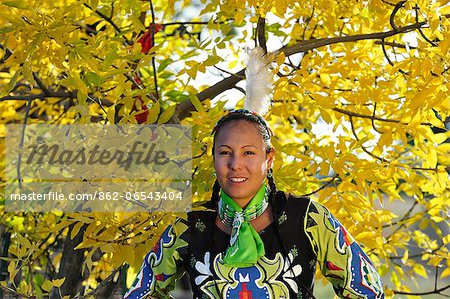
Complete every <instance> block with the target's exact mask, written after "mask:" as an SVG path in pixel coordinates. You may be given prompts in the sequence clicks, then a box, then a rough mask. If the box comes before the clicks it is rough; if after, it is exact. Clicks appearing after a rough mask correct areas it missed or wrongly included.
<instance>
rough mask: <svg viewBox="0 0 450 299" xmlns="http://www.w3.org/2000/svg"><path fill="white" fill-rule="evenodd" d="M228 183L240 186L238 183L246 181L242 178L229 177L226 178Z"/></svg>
mask: <svg viewBox="0 0 450 299" xmlns="http://www.w3.org/2000/svg"><path fill="white" fill-rule="evenodd" d="M228 180H229V181H231V182H232V183H235V184H240V183H244V182H246V181H247V178H243V177H230V178H228Z"/></svg>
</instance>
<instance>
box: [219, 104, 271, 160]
mask: <svg viewBox="0 0 450 299" xmlns="http://www.w3.org/2000/svg"><path fill="white" fill-rule="evenodd" d="M238 120H245V121H248V122H250V123H254V124H256V127H257V129H258V131H259V135H261V137H262V139H263V141H264V144H265V145H266V153H269V152H270V151H271V150H272V145H271V143H270V138H271V137H272V136H273V132H272V130H271V129H270V127H269V126H268V125H267V122H266V121H265V120H264V118H262V116H260V115H259V114H257V113H255V112H253V111H250V110H247V109H239V110H232V111H230V112H229V113H228V114H227V115H224V116H222V118H221V119H219V121H218V122H217V124H216V126H215V127H214V129H213V132H212V133H213V134H214V137H213V148H212V155H213V156H214V147H215V145H216V137H217V135H218V134H219V132H220V130H221V129H222V127H223V126H224V125H225V124H227V123H229V122H232V121H238Z"/></svg>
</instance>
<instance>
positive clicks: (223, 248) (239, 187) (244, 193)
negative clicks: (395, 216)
mask: <svg viewBox="0 0 450 299" xmlns="http://www.w3.org/2000/svg"><path fill="white" fill-rule="evenodd" d="M214 132H215V135H214V147H213V157H214V168H215V171H216V176H217V180H216V182H215V184H214V187H213V194H212V200H211V201H209V202H208V203H207V204H205V205H203V206H201V207H200V208H198V209H195V210H194V211H193V212H190V213H188V218H187V220H184V219H177V220H176V221H175V222H174V223H173V224H172V225H170V226H169V227H168V228H167V229H166V230H165V231H164V233H163V234H162V236H161V238H160V240H159V241H158V242H157V244H156V245H155V247H154V248H153V249H152V250H151V251H150V252H149V253H148V254H147V256H146V257H145V261H144V263H143V265H142V267H141V270H140V272H139V274H138V277H137V279H136V281H135V283H134V284H133V286H132V288H131V289H130V290H129V291H128V292H127V294H126V295H125V298H128V299H131V298H146V297H148V298H167V297H169V295H168V292H169V291H170V290H172V288H173V287H174V283H175V281H176V279H177V278H179V277H180V276H181V275H182V274H183V273H184V272H187V273H189V277H190V283H191V286H192V291H193V293H194V298H258V299H259V298H313V295H312V289H313V284H314V274H315V269H316V264H317V263H318V265H319V267H320V269H321V271H322V273H323V275H324V276H325V277H326V278H327V279H328V280H329V281H330V282H331V283H332V284H333V287H334V290H335V292H336V294H337V295H339V296H340V297H345V298H384V294H383V288H382V284H381V279H380V277H379V275H378V274H377V272H376V270H375V269H374V267H373V265H372V263H371V262H370V260H369V258H368V257H367V256H366V254H365V253H364V252H363V251H362V249H361V248H360V247H359V245H358V244H356V243H355V241H354V240H353V238H352V237H351V236H350V234H349V233H348V232H347V231H346V230H345V228H344V227H343V226H342V225H341V224H340V223H339V221H337V220H336V218H334V217H333V215H331V214H330V212H329V211H328V210H327V209H326V208H325V207H323V206H322V205H320V204H318V203H316V202H313V201H311V200H310V199H309V198H305V197H295V196H293V195H288V194H285V193H284V192H282V191H278V190H277V189H276V186H275V182H274V179H273V175H272V170H271V167H272V164H273V159H274V149H273V148H272V146H271V143H270V138H271V136H272V132H271V130H270V128H269V127H268V125H267V123H266V122H265V121H264V119H263V118H262V117H261V116H260V115H258V114H256V113H254V112H251V111H249V110H235V111H232V112H230V113H229V114H227V115H226V116H224V117H223V118H222V119H221V120H219V122H218V123H217V125H216V127H215V129H214Z"/></svg>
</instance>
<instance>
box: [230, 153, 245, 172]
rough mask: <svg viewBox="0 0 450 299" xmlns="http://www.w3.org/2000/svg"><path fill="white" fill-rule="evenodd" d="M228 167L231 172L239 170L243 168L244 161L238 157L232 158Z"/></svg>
mask: <svg viewBox="0 0 450 299" xmlns="http://www.w3.org/2000/svg"><path fill="white" fill-rule="evenodd" d="M228 167H229V168H230V169H231V170H238V169H241V168H242V159H240V158H239V157H238V156H231V157H230V160H228Z"/></svg>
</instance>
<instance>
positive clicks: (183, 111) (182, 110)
mask: <svg viewBox="0 0 450 299" xmlns="http://www.w3.org/2000/svg"><path fill="white" fill-rule="evenodd" d="M426 24H427V22H419V23H415V24H412V25H408V26H405V27H401V28H398V30H397V31H395V30H390V31H385V32H377V33H369V34H356V35H350V36H340V37H332V38H322V39H314V40H307V41H300V42H298V43H297V44H295V45H292V46H284V47H282V48H281V49H279V50H277V51H275V52H273V57H277V56H278V55H279V54H280V53H282V52H284V54H285V55H286V57H289V56H291V55H294V54H298V53H305V52H307V51H310V50H313V49H317V48H320V47H324V46H328V45H332V44H337V43H348V42H355V41H361V40H370V39H383V38H387V37H390V36H394V35H397V34H400V33H406V32H410V31H413V30H417V29H418V28H421V27H423V26H424V25H426ZM240 78H245V70H244V69H242V70H240V71H239V72H237V73H236V74H235V76H231V77H227V78H225V79H223V80H221V81H219V82H217V83H216V84H214V85H212V86H210V87H208V88H207V89H205V90H203V91H202V92H200V93H199V94H198V95H197V97H198V99H199V100H200V101H204V100H206V99H213V98H214V97H216V96H217V95H219V94H221V93H222V92H224V91H226V90H228V89H231V88H233V86H234V85H235V84H236V83H238V82H239V81H240V80H241V79H240ZM193 109H194V105H192V103H191V101H190V100H186V101H184V102H181V103H180V104H178V105H177V108H176V111H175V114H174V117H175V118H176V119H177V120H181V119H183V118H185V117H187V116H189V113H190V111H192V110H193ZM370 117H371V116H368V118H370ZM391 122H394V123H399V121H391Z"/></svg>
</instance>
